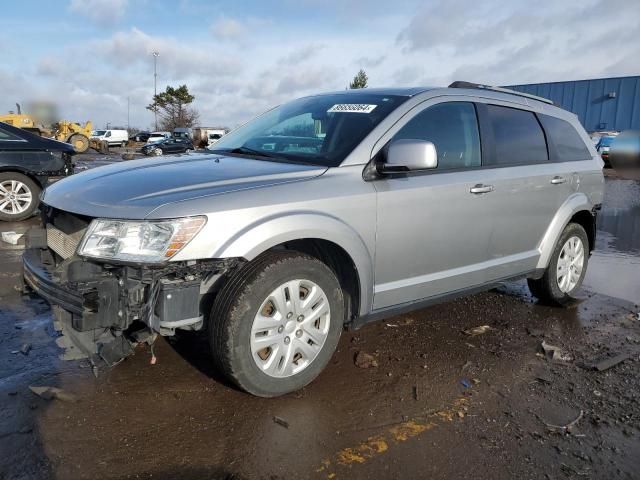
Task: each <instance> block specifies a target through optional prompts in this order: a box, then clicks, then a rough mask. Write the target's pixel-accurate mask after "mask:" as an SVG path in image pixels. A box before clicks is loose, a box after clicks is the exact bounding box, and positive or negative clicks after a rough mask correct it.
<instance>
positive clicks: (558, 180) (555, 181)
mask: <svg viewBox="0 0 640 480" xmlns="http://www.w3.org/2000/svg"><path fill="white" fill-rule="evenodd" d="M566 181H567V179H566V178H564V177H560V176H555V177H553V178H552V179H551V183H552V184H553V185H560V184H561V183H565V182H566Z"/></svg>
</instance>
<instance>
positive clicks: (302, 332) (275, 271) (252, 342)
mask: <svg viewBox="0 0 640 480" xmlns="http://www.w3.org/2000/svg"><path fill="white" fill-rule="evenodd" d="M209 321H210V326H211V328H210V329H209V335H210V342H211V348H212V354H213V357H214V361H215V363H216V365H217V367H218V369H219V370H220V371H221V372H223V373H224V374H225V375H226V376H227V377H228V378H229V379H231V380H232V381H233V382H234V383H235V384H236V385H238V386H239V387H240V388H242V389H243V390H245V391H247V392H249V393H252V394H254V395H258V396H262V397H274V396H278V395H283V394H285V393H288V392H292V391H294V390H298V389H300V388H302V387H304V386H305V385H307V384H308V383H309V382H311V381H312V380H313V379H315V378H316V377H317V376H318V374H319V373H320V372H321V371H322V370H323V369H324V367H325V366H326V365H327V363H328V362H329V360H330V358H331V356H332V355H333V352H334V350H335V348H336V346H337V344H338V340H339V339H340V333H341V332H342V326H343V323H344V303H343V297H342V290H341V289H340V284H339V283H338V280H337V279H336V277H335V275H334V274H333V272H332V271H331V270H330V269H329V268H328V267H327V266H326V265H325V264H324V263H322V262H320V261H319V260H317V259H315V258H313V257H310V256H307V255H305V254H302V253H298V252H270V253H267V254H265V255H263V256H261V257H259V258H258V259H256V260H254V261H253V262H252V263H250V264H248V265H246V266H245V267H243V268H242V269H241V270H240V271H239V272H237V273H236V274H235V275H234V276H233V277H232V278H231V279H230V280H229V282H228V283H227V284H226V285H225V287H223V289H222V290H221V292H220V293H219V294H218V296H217V298H216V301H215V303H214V306H213V309H212V312H211V316H210V320H209Z"/></svg>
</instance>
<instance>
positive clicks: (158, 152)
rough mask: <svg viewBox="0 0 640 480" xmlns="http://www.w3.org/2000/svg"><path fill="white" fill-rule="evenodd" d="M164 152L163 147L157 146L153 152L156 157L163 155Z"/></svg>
mask: <svg viewBox="0 0 640 480" xmlns="http://www.w3.org/2000/svg"><path fill="white" fill-rule="evenodd" d="M162 153H163V152H162V149H161V148H155V149H154V150H153V154H154V155H155V156H156V157H159V156H160V155H162Z"/></svg>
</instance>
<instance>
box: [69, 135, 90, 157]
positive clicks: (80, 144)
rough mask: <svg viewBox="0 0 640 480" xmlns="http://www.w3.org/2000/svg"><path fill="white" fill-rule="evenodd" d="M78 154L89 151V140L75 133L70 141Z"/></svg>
mask: <svg viewBox="0 0 640 480" xmlns="http://www.w3.org/2000/svg"><path fill="white" fill-rule="evenodd" d="M68 143H70V144H71V145H72V146H73V149H74V150H75V151H76V153H84V152H86V151H87V150H89V139H88V138H87V137H85V136H84V135H82V134H80V133H74V134H73V135H71V136H70V137H69V141H68Z"/></svg>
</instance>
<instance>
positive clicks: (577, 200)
mask: <svg viewBox="0 0 640 480" xmlns="http://www.w3.org/2000/svg"><path fill="white" fill-rule="evenodd" d="M592 207H593V205H592V204H591V202H590V201H589V197H587V195H585V194H584V193H580V192H577V193H573V194H572V195H571V196H570V197H569V198H567V200H566V201H565V202H564V203H563V204H562V206H561V207H560V208H559V209H558V211H557V212H556V215H555V216H554V217H553V220H552V221H551V223H550V224H549V228H547V231H546V232H545V234H544V236H543V237H542V240H541V241H540V244H539V245H538V250H539V251H540V258H539V259H538V265H537V266H536V267H537V268H538V269H545V268H547V266H548V265H549V260H550V258H551V254H552V253H553V249H554V248H555V246H556V243H557V242H558V239H559V238H560V235H561V234H562V231H563V230H564V227H566V226H567V224H568V223H569V220H571V217H573V216H574V215H575V214H576V213H577V212H579V211H581V210H585V211H587V212H591V209H592Z"/></svg>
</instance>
